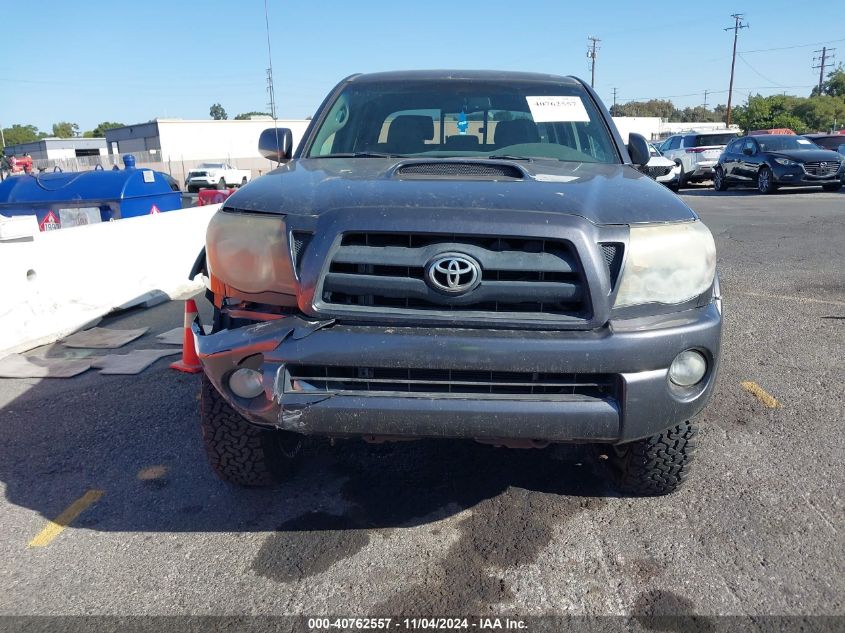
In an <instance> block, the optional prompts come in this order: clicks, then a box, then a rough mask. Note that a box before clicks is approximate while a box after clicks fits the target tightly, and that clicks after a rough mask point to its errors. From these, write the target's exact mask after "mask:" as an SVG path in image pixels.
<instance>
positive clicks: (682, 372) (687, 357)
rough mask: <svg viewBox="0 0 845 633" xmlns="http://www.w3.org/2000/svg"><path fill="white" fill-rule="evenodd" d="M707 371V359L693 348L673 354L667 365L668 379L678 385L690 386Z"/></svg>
mask: <svg viewBox="0 0 845 633" xmlns="http://www.w3.org/2000/svg"><path fill="white" fill-rule="evenodd" d="M706 373H707V360H706V359H705V358H704V356H703V355H702V354H701V352H696V351H695V350H692V349H688V350H687V351H685V352H681V353H680V354H678V355H677V356H675V360H673V361H672V365H671V366H670V367H669V380H671V381H672V382H673V383H675V384H676V385H678V386H679V387H692V386H693V385H695V384H697V383H699V382H701V379H702V378H704V374H706Z"/></svg>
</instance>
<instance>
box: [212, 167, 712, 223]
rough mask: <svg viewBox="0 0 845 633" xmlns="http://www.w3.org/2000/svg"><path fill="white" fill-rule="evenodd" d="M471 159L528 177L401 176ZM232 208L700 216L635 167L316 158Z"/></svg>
mask: <svg viewBox="0 0 845 633" xmlns="http://www.w3.org/2000/svg"><path fill="white" fill-rule="evenodd" d="M417 163H426V164H432V163H434V164H436V165H438V166H443V164H444V163H449V164H452V165H454V164H455V163H468V164H470V165H472V166H477V165H486V166H490V165H500V166H503V167H505V168H508V169H513V168H514V167H515V168H516V169H518V170H520V172H522V174H521V175H522V177H521V178H512V177H511V178H501V177H500V178H499V179H498V180H494V179H491V178H489V177H478V176H456V175H446V176H433V175H423V176H419V175H417V176H413V177H410V176H408V175H398V174H397V173H396V172H397V170H401V169H402V168H403V167H405V166H409V165H413V164H417ZM226 206H227V207H232V208H237V209H242V210H245V211H253V212H259V213H278V214H282V215H320V214H323V213H327V212H330V211H332V210H334V209H355V208H374V207H375V208H385V209H390V208H403V209H407V208H420V209H430V208H438V209H454V210H455V212H456V213H460V212H461V211H462V210H463V209H467V208H474V209H490V210H505V211H512V212H519V211H520V210H530V211H535V212H536V211H540V212H546V213H557V214H569V215H578V216H581V217H583V218H585V219H587V220H589V221H590V222H593V223H594V224H633V223H643V222H675V221H688V220H692V219H696V218H697V216H696V214H695V213H694V212H693V211H692V209H690V208H689V207H688V206H687V205H686V204H684V203H683V201H681V199H680V198H678V197H677V196H675V195H674V194H673V193H671V192H670V191H669V190H668V189H666V188H665V187H664V186H663V185H660V184H659V183H657V182H655V181H654V180H652V179H651V178H649V177H648V176H645V175H644V174H642V173H640V172H639V171H637V170H636V169H634V168H633V167H631V166H630V165H621V164H615V165H608V164H600V163H572V162H560V161H556V160H545V159H535V160H534V161H532V162H527V161H501V160H497V161H493V160H481V161H479V160H473V159H464V158H459V159H458V158H456V159H451V158H450V159H444V158H435V159H430V158H413V159H407V158H403V159H395V158H392V159H386V158H309V159H297V160H291V161H289V162H288V163H287V164H285V165H283V166H282V167H280V168H279V169H276V170H274V171H272V172H269V173H268V174H266V175H265V176H262V177H261V178H258V179H256V180H253V181H252V182H251V183H250V185H249V186H248V187H244V188H243V189H240V190H238V191H237V192H236V193H235V194H233V195H232V196H231V197H230V198H229V199H228V200H227V202H226Z"/></svg>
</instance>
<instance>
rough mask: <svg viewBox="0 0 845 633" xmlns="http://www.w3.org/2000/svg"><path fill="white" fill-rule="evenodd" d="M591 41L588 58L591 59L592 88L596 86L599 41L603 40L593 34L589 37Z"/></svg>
mask: <svg viewBox="0 0 845 633" xmlns="http://www.w3.org/2000/svg"><path fill="white" fill-rule="evenodd" d="M587 40H588V41H589V42H590V44H588V46H589V48H588V49H587V58H588V59H589V60H590V88H595V85H596V53H597V52H598V50H599V46H598V43H599V42H601V40H600V39H599V38H597V37H595V36H593V35H591V36H590V37H588V38H587Z"/></svg>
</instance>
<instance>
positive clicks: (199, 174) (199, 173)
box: [189, 171, 208, 178]
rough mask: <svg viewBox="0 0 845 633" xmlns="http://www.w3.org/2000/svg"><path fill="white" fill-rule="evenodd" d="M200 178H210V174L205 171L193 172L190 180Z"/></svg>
mask: <svg viewBox="0 0 845 633" xmlns="http://www.w3.org/2000/svg"><path fill="white" fill-rule="evenodd" d="M200 176H208V172H205V171H192V172H191V175H190V176H189V178H196V177H200Z"/></svg>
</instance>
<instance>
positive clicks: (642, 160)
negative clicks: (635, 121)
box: [628, 133, 651, 167]
mask: <svg viewBox="0 0 845 633" xmlns="http://www.w3.org/2000/svg"><path fill="white" fill-rule="evenodd" d="M628 154H629V155H630V156H631V162H632V163H634V165H636V166H638V167H641V166H642V165H645V164H647V163H648V161H649V159H650V158H651V153H650V152H649V151H648V141H646V140H645V137H644V136H642V135H641V134H634V133H631V134H629V135H628Z"/></svg>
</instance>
